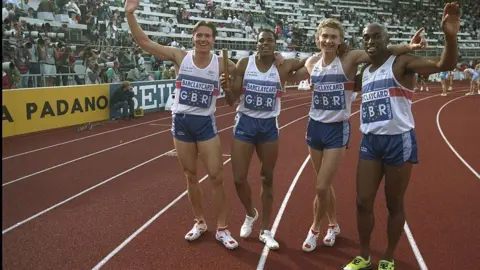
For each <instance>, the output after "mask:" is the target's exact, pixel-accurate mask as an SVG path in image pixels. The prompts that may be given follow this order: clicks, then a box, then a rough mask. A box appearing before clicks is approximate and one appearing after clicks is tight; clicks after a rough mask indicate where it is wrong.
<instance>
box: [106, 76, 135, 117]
mask: <svg viewBox="0 0 480 270" xmlns="http://www.w3.org/2000/svg"><path fill="white" fill-rule="evenodd" d="M134 96H135V94H134V92H133V88H132V86H131V84H130V82H123V83H122V84H121V85H120V87H118V89H117V90H115V92H114V93H113V95H112V97H111V98H110V108H111V109H112V120H115V119H119V118H120V115H121V111H120V110H122V109H123V119H125V120H126V119H132V118H134V109H135V108H134V105H135V104H134V102H133V97H134Z"/></svg>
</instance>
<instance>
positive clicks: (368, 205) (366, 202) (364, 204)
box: [356, 195, 375, 213]
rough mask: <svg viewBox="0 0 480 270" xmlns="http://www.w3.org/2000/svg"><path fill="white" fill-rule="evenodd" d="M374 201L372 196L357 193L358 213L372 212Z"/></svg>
mask: <svg viewBox="0 0 480 270" xmlns="http://www.w3.org/2000/svg"><path fill="white" fill-rule="evenodd" d="M374 202H375V199H374V198H370V197H368V196H358V195H357V202H356V203H357V211H358V212H360V213H373V205H374Z"/></svg>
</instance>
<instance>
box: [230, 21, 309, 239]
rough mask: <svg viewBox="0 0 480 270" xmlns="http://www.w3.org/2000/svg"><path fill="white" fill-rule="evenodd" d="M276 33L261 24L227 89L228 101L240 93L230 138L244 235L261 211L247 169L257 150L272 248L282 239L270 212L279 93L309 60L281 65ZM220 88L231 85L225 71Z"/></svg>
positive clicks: (264, 215)
mask: <svg viewBox="0 0 480 270" xmlns="http://www.w3.org/2000/svg"><path fill="white" fill-rule="evenodd" d="M276 40H277V37H276V35H275V33H273V32H272V31H271V30H261V31H260V32H259V34H258V37H257V52H256V54H254V55H251V56H250V57H245V58H242V59H240V60H239V61H238V63H237V67H236V71H235V75H234V78H233V80H232V81H231V82H230V89H231V90H230V89H229V91H227V94H226V99H227V102H228V103H229V104H230V105H231V106H233V104H234V103H235V102H236V101H237V100H238V99H239V103H238V107H237V115H236V116H235V126H234V129H233V134H234V139H233V142H232V150H231V155H232V169H233V179H234V182H235V187H236V190H237V194H238V197H239V199H240V201H241V202H242V204H243V206H244V207H245V211H246V212H247V214H246V217H245V221H244V223H243V225H242V227H241V229H240V237H242V238H247V237H248V236H249V235H250V234H251V232H252V229H253V224H254V223H255V221H256V220H257V219H258V217H259V214H258V211H257V209H256V208H254V207H253V204H252V199H251V194H250V193H251V192H250V185H249V183H248V181H247V175H248V169H249V166H250V160H251V158H252V155H253V152H254V151H255V150H256V151H257V155H258V157H259V159H260V164H261V166H262V169H261V179H262V194H261V197H262V204H263V205H262V211H263V212H262V230H261V231H260V234H259V239H260V241H262V242H264V243H265V245H266V246H267V247H268V248H270V249H278V248H279V244H278V242H277V241H276V240H275V239H274V238H273V234H272V233H271V232H270V230H269V227H270V217H271V214H272V200H273V171H274V169H275V164H276V161H277V156H278V138H279V132H278V121H277V117H278V115H279V114H280V102H281V98H280V97H281V94H282V92H283V91H284V90H283V88H282V85H284V83H285V80H286V78H287V77H288V74H289V73H290V72H294V71H296V70H297V69H299V68H301V67H302V66H303V65H304V64H305V60H306V59H304V60H298V59H286V60H285V61H283V63H282V64H281V65H279V66H278V67H277V66H276V65H275V64H274V62H275V58H276V56H275V53H274V52H275V48H276ZM221 80H222V88H223V89H228V88H227V85H226V80H225V78H224V77H223V76H222V77H221Z"/></svg>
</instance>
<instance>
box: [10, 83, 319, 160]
mask: <svg viewBox="0 0 480 270" xmlns="http://www.w3.org/2000/svg"><path fill="white" fill-rule="evenodd" d="M302 94H305V95H306V93H302ZM295 95H301V94H293V95H289V96H288V97H290V96H295ZM286 97H287V96H286ZM303 98H310V95H306V96H305V97H299V98H293V99H289V100H284V101H282V103H285V102H290V101H294V100H299V99H303ZM227 106H229V105H223V106H219V107H217V109H218V108H222V107H227ZM220 116H222V115H218V116H216V117H220ZM171 118H172V117H171V116H168V117H163V118H159V119H155V120H150V121H146V122H142V123H138V124H133V125H128V126H125V127H121V128H116V129H112V130H107V131H103V132H100V133H97V134H92V135H88V136H85V137H81V138H77V139H73V140H69V141H65V142H61V143H56V144H52V145H49V146H45V147H40V148H37V149H33V150H29V151H26V152H22V153H18V154H14V155H11V156H7V157H2V161H3V160H8V159H12V158H15V157H19V156H24V155H27V154H31V153H35V152H38V151H43V150H46V149H50V148H54V147H57V146H62V145H65V144H69V143H74V142H78V141H82V140H86V139H90V138H93V137H97V136H100V135H105V134H108V133H112V132H117V131H120V130H124V129H129V128H133V127H137V126H141V125H146V124H150V123H154V122H158V121H162V120H167V119H171Z"/></svg>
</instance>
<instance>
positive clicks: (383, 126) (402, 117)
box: [360, 55, 415, 135]
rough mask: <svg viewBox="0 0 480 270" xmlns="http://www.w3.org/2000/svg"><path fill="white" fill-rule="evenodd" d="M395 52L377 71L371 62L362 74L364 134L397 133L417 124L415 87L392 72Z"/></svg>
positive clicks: (361, 128) (361, 126) (362, 121)
mask: <svg viewBox="0 0 480 270" xmlns="http://www.w3.org/2000/svg"><path fill="white" fill-rule="evenodd" d="M395 58H396V57H395V56H394V55H392V56H390V58H388V60H387V61H386V62H385V63H383V65H382V66H380V67H379V68H378V69H377V70H376V71H375V72H370V71H369V70H370V68H371V65H370V66H368V67H367V68H366V69H365V71H364V73H363V78H362V105H361V112H362V114H361V115H360V121H361V122H360V123H361V125H360V130H361V131H362V133H364V134H368V133H370V134H376V135H396V134H402V133H405V132H407V131H410V130H411V129H413V128H414V127H415V123H414V120H413V114H412V109H411V108H412V97H413V91H412V90H410V89H408V88H406V87H403V86H402V85H401V84H400V83H399V82H398V81H397V80H396V79H395V76H394V75H393V63H394V61H395Z"/></svg>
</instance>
